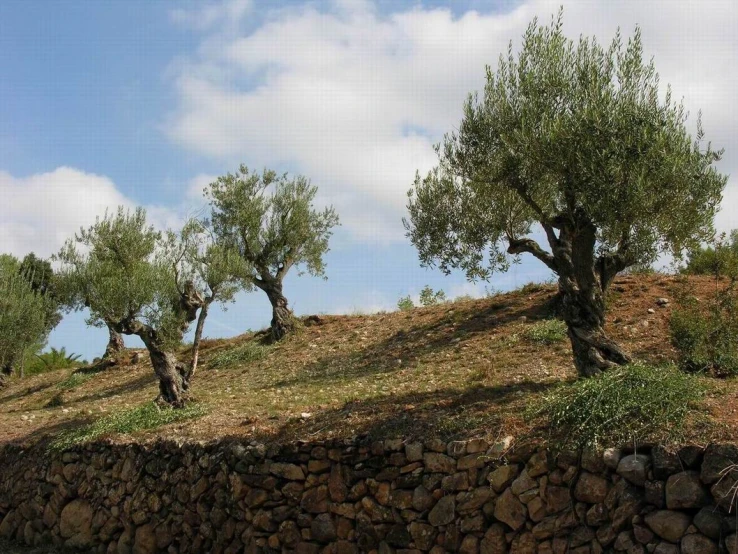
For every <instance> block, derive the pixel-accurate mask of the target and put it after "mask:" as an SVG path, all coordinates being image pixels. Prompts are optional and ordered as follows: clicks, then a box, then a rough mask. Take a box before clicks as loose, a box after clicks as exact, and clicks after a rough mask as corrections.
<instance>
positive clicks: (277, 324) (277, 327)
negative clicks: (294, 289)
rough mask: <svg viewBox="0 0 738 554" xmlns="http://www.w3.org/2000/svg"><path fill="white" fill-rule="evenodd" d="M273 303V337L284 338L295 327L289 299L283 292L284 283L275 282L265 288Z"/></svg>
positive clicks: (276, 339) (275, 338)
mask: <svg viewBox="0 0 738 554" xmlns="http://www.w3.org/2000/svg"><path fill="white" fill-rule="evenodd" d="M264 292H266V294H267V296H268V297H269V302H271V304H272V323H271V331H272V339H273V340H275V341H278V340H282V339H283V338H284V337H285V336H286V335H287V334H289V333H291V332H292V331H293V330H294V328H295V319H294V315H293V314H292V311H291V310H290V309H289V308H288V307H287V299H286V298H285V297H284V295H283V294H282V283H276V284H273V285H271V286H269V287H267V288H265V289H264Z"/></svg>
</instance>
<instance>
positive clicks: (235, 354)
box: [208, 342, 269, 369]
mask: <svg viewBox="0 0 738 554" xmlns="http://www.w3.org/2000/svg"><path fill="white" fill-rule="evenodd" d="M268 353H269V347H268V346H264V345H262V344H258V343H256V342H246V343H244V344H241V345H239V346H236V347H234V348H228V349H225V350H223V351H221V352H217V353H216V354H214V355H213V356H212V357H211V358H210V360H209V361H208V367H209V368H211V369H222V368H237V367H240V366H243V365H245V364H247V363H249V362H255V361H258V360H261V359H263V358H264V357H265V356H266V355H267V354H268Z"/></svg>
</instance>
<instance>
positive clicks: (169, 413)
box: [50, 402, 207, 450]
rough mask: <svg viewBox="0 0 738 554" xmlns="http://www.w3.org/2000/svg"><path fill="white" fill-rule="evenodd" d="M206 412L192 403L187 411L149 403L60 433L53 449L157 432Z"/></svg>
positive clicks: (188, 405)
mask: <svg viewBox="0 0 738 554" xmlns="http://www.w3.org/2000/svg"><path fill="white" fill-rule="evenodd" d="M205 413H207V410H206V409H205V407H204V406H203V405H201V404H195V403H190V404H187V405H186V406H185V407H184V408H179V409H175V408H171V407H169V406H164V407H160V406H159V405H157V404H156V403H154V402H149V403H147V404H144V405H143V406H139V407H137V408H131V409H129V410H123V411H120V412H116V413H113V414H108V415H106V416H103V417H101V418H100V419H98V420H96V421H93V422H92V423H89V424H87V425H83V426H81V427H78V428H76V429H72V430H70V431H66V432H63V433H61V434H60V435H58V436H57V437H56V439H54V441H53V442H52V443H51V445H50V446H51V448H52V449H54V450H65V449H67V448H70V447H71V446H74V445H76V444H82V443H85V442H89V441H91V440H95V439H97V438H100V437H103V436H105V435H110V434H113V433H125V434H130V433H135V432H137V431H145V430H147V429H156V428H157V427H161V426H162V425H168V424H170V423H176V422H178V421H185V420H188V419H194V418H198V417H201V416H203V415H205Z"/></svg>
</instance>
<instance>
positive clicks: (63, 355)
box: [25, 346, 87, 375]
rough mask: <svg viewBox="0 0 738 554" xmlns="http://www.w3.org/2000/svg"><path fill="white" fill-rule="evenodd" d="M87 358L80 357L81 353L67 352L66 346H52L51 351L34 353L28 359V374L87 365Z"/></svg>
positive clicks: (26, 371)
mask: <svg viewBox="0 0 738 554" xmlns="http://www.w3.org/2000/svg"><path fill="white" fill-rule="evenodd" d="M86 364H87V362H86V361H85V360H81V359H80V355H79V354H67V350H66V348H65V347H63V346H62V347H61V348H60V349H59V350H57V349H56V348H54V347H52V348H51V350H50V351H48V352H44V353H43V354H34V355H33V356H32V357H30V359H29V360H28V361H27V365H26V370H25V373H26V375H37V374H39V373H46V372H47V371H56V370H57V369H69V368H71V367H79V366H82V365H86Z"/></svg>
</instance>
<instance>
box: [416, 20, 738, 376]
mask: <svg viewBox="0 0 738 554" xmlns="http://www.w3.org/2000/svg"><path fill="white" fill-rule="evenodd" d="M486 77H487V78H486V85H485V87H484V90H483V92H482V93H481V94H473V95H470V97H469V99H468V100H467V102H466V104H465V106H464V115H463V119H462V120H461V123H460V124H459V128H458V131H456V132H454V133H451V134H449V135H447V136H446V137H445V138H444V140H443V143H442V144H440V145H439V146H438V147H437V151H438V155H439V164H438V166H437V167H436V168H435V169H433V170H432V171H431V172H430V173H428V174H427V175H426V176H425V177H421V176H418V177H416V180H415V184H414V187H413V188H412V189H411V190H410V192H409V193H408V194H409V206H408V207H409V212H410V214H409V220H406V221H405V225H406V228H407V229H408V235H409V237H410V238H411V240H412V242H413V243H414V244H415V246H416V247H417V248H418V251H419V253H420V258H421V261H422V263H424V264H425V265H433V264H438V265H439V266H440V267H441V269H442V270H444V271H446V272H449V271H450V270H451V269H453V268H460V269H462V270H464V271H465V272H466V274H467V276H468V277H469V278H470V279H478V278H482V279H487V278H489V276H490V275H491V274H492V273H493V272H495V271H504V270H506V269H507V268H508V267H509V264H510V261H511V257H512V256H517V255H520V254H523V253H526V254H530V255H532V256H534V257H535V258H537V259H538V260H540V261H541V262H542V263H543V264H545V265H546V267H548V268H549V269H550V270H551V271H552V272H553V273H555V274H556V276H557V277H558V286H559V291H560V295H561V299H562V311H563V318H564V319H565V321H566V323H567V326H568V334H569V338H570V340H571V343H572V348H573V353H574V362H575V365H576V368H577V370H578V372H579V374H580V375H583V376H589V375H593V374H596V373H598V372H600V371H602V370H605V369H607V368H610V367H612V366H613V365H616V364H623V363H626V362H628V361H629V356H628V354H626V353H625V352H624V351H623V349H622V348H621V347H620V346H619V345H618V344H616V343H615V342H614V341H613V340H611V339H610V338H608V336H607V335H606V334H605V332H604V329H603V325H604V321H605V291H606V289H607V287H608V285H609V284H610V283H611V282H612V280H613V278H614V277H615V275H616V274H617V273H618V272H620V271H622V270H624V269H625V268H627V267H629V266H632V265H635V264H641V263H646V262H651V261H653V260H654V259H655V258H656V257H657V256H658V254H659V253H660V252H664V251H668V252H671V253H673V254H675V255H680V254H681V253H682V252H683V250H684V249H685V248H688V247H690V246H692V245H694V244H695V243H697V242H699V241H700V240H702V239H704V238H705V237H708V236H709V235H710V234H711V231H712V222H713V216H714V214H715V212H716V210H717V209H718V205H719V202H720V200H721V194H722V190H723V188H724V186H725V183H726V177H725V176H723V175H721V174H720V173H718V171H717V170H716V169H715V167H714V165H713V164H714V162H716V161H717V160H719V159H720V155H721V152H716V151H715V150H713V149H712V148H711V146H710V144H709V143H708V144H707V145H706V146H703V144H702V138H703V134H702V129H701V125H700V123H699V120H698V126H697V129H698V130H697V137H696V140H693V139H692V137H691V136H690V134H689V132H688V130H687V128H686V126H685V124H686V121H687V114H686V113H685V111H684V109H683V106H682V105H681V103H675V102H674V101H673V100H672V96H671V91H670V89H667V90H666V94H665V95H664V96H662V95H660V93H659V92H660V89H659V77H658V74H657V73H656V71H655V70H654V66H653V63H652V62H644V60H643V49H642V45H641V36H640V31H639V30H638V29H636V31H635V34H634V36H633V37H632V38H631V39H630V40H628V43H627V45H626V46H623V44H622V43H621V39H620V35H619V33H618V35H617V36H616V38H615V39H614V40H613V41H612V43H611V44H610V46H609V47H606V48H605V47H603V46H601V45H600V44H598V43H597V41H596V40H595V39H594V38H584V37H583V38H580V40H579V42H577V43H574V42H572V41H571V40H569V39H567V38H566V37H565V36H564V34H563V32H562V16H561V14H559V17H558V18H557V19H554V20H553V21H552V23H551V24H550V25H549V26H539V25H538V24H537V22H536V21H533V23H531V25H530V26H529V27H528V30H527V31H526V33H525V35H524V38H523V45H522V48H521V49H520V52H519V53H518V54H517V55H516V54H515V53H514V52H513V49H512V44H511V46H510V48H509V51H508V54H507V56H501V57H500V60H499V63H498V67H497V70H496V71H493V70H492V69H490V68H487V75H486ZM536 231H538V234H536ZM538 236H540V237H543V240H544V241H545V243H544V244H543V245H542V244H541V243H539V240H537V237H538Z"/></svg>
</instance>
